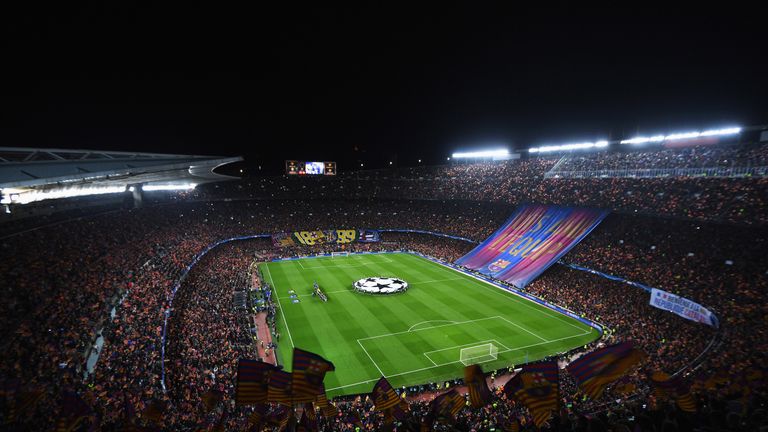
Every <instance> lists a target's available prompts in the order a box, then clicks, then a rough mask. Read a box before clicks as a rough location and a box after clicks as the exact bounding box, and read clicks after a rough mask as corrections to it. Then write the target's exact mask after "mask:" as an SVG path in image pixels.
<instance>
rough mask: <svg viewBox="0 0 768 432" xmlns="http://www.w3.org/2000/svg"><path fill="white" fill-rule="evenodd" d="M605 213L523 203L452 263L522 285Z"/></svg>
mask: <svg viewBox="0 0 768 432" xmlns="http://www.w3.org/2000/svg"><path fill="white" fill-rule="evenodd" d="M607 214H608V212H607V211H604V210H595V209H586V208H573V207H557V206H549V205H524V206H522V207H520V208H518V209H517V211H515V213H514V214H513V215H512V217H510V218H509V220H508V221H507V222H506V223H505V224H504V225H503V226H502V227H501V228H499V229H498V230H497V231H496V232H495V233H493V235H491V236H490V237H489V238H488V239H486V240H485V241H484V242H483V243H481V244H480V245H479V246H478V247H476V248H475V249H473V250H472V251H471V252H469V253H468V254H467V255H465V256H463V257H461V258H459V260H458V261H456V264H458V265H461V266H464V267H468V268H471V269H473V270H477V271H478V272H480V273H482V274H484V275H487V276H491V277H493V278H495V279H500V280H504V281H507V282H509V283H511V284H512V285H514V286H516V287H518V288H522V287H524V286H526V285H527V284H528V283H530V282H531V281H532V280H533V279H534V278H536V277H537V276H538V275H540V274H541V273H542V272H543V271H544V270H546V269H547V268H548V267H549V266H551V265H552V264H554V263H555V262H557V260H559V259H560V257H562V256H563V255H564V254H565V253H566V252H568V251H569V250H571V248H573V247H574V246H576V244H577V243H579V242H580V241H581V239H583V238H584V237H585V236H586V235H587V234H589V233H590V231H592V230H593V229H594V228H595V227H596V226H597V225H598V224H599V223H600V222H601V221H602V220H603V219H604V218H605V216H606V215H607Z"/></svg>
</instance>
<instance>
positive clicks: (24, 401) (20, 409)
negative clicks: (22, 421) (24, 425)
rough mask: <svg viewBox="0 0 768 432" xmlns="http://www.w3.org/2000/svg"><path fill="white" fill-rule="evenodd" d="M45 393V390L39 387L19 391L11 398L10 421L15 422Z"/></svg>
mask: <svg viewBox="0 0 768 432" xmlns="http://www.w3.org/2000/svg"><path fill="white" fill-rule="evenodd" d="M44 394H45V392H43V391H42V390H38V389H34V390H26V391H17V392H16V397H14V398H12V399H11V404H10V405H11V406H10V409H9V410H8V411H9V412H8V417H7V419H8V422H9V423H13V422H15V421H16V419H17V418H19V417H20V416H21V415H22V414H24V412H25V411H26V410H28V409H31V408H32V407H34V406H35V405H36V404H37V403H38V402H39V401H40V399H42V398H43V395H44Z"/></svg>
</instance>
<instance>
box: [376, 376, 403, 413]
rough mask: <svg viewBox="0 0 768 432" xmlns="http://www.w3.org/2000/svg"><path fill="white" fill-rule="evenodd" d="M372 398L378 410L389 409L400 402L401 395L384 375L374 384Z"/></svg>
mask: <svg viewBox="0 0 768 432" xmlns="http://www.w3.org/2000/svg"><path fill="white" fill-rule="evenodd" d="M371 399H373V404H374V405H375V407H374V409H375V410H376V411H384V410H388V409H390V408H393V407H395V406H397V405H398V404H399V403H400V396H398V395H397V393H396V392H395V390H394V389H393V388H392V386H391V385H390V384H389V381H387V379H386V378H384V377H381V379H379V380H378V381H377V382H376V384H375V385H374V386H373V391H372V392H371Z"/></svg>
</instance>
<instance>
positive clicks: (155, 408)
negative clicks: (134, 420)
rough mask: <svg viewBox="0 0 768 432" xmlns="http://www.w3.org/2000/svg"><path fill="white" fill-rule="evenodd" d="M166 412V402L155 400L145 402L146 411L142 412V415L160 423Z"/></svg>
mask: <svg viewBox="0 0 768 432" xmlns="http://www.w3.org/2000/svg"><path fill="white" fill-rule="evenodd" d="M164 412H165V404H164V403H163V402H161V401H159V400H153V401H150V402H149V403H147V404H145V406H144V411H142V412H141V417H142V418H145V419H147V420H149V421H150V422H152V423H155V424H160V422H161V421H162V420H163V413H164Z"/></svg>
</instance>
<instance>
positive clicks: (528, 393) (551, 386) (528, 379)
mask: <svg viewBox="0 0 768 432" xmlns="http://www.w3.org/2000/svg"><path fill="white" fill-rule="evenodd" d="M559 391H560V376H559V375H558V369H557V362H556V361H554V360H553V361H548V362H540V363H534V364H529V365H525V366H523V370H522V371H521V372H520V373H519V374H517V375H515V377H514V378H512V379H511V380H510V381H509V382H508V383H507V384H506V385H505V386H504V393H505V394H506V395H507V397H508V398H511V399H516V400H518V401H520V403H522V404H523V405H525V406H526V408H528V411H530V412H531V415H532V416H533V422H534V423H535V424H536V426H538V427H541V425H543V424H544V423H545V422H546V421H547V420H549V417H550V416H551V415H552V411H553V410H556V409H557V401H558V396H559Z"/></svg>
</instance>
